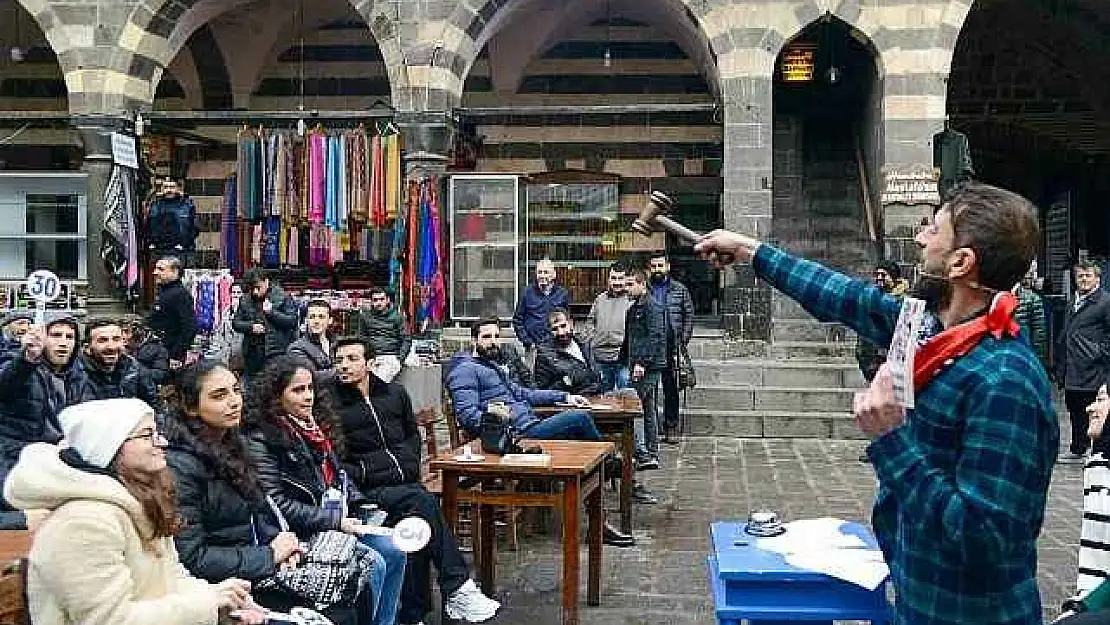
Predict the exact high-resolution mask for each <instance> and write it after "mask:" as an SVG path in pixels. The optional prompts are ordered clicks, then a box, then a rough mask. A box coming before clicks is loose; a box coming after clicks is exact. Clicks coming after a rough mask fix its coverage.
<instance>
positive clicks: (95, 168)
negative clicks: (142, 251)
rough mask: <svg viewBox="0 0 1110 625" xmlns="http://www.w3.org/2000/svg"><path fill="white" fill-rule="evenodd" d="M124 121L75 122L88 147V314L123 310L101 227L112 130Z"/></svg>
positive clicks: (83, 168)
mask: <svg viewBox="0 0 1110 625" xmlns="http://www.w3.org/2000/svg"><path fill="white" fill-rule="evenodd" d="M125 124H126V122H125V120H122V119H116V118H103V117H96V118H93V117H75V118H74V119H73V125H74V126H75V127H76V128H77V134H78V136H79V137H80V139H81V145H82V147H83V148H84V150H85V160H84V162H83V163H82V165H81V171H83V172H85V173H86V174H88V185H89V186H88V196H87V198H88V199H87V203H86V206H87V210H86V219H85V231H86V235H87V237H88V238H87V239H86V247H85V257H86V261H87V273H88V284H89V299H88V305H87V308H88V311H89V314H92V315H96V314H114V313H120V312H123V311H124V308H125V304H124V301H123V298H122V296H121V294H120V293H119V292H118V291H117V290H116V288H115V286H114V285H113V284H112V278H111V276H110V275H109V273H108V271H107V269H106V268H105V267H104V261H102V260H101V258H100V242H101V236H100V235H101V229H102V226H103V223H104V190H105V188H106V187H107V186H108V177H109V176H110V175H111V172H112V139H111V133H112V132H113V131H115V130H117V129H120V128H122V127H124V125H125Z"/></svg>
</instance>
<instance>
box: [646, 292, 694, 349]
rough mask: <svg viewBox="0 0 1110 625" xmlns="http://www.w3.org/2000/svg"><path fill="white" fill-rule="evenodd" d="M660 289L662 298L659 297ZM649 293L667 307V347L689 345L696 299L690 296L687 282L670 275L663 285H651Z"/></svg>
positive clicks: (692, 331) (692, 333)
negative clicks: (683, 282)
mask: <svg viewBox="0 0 1110 625" xmlns="http://www.w3.org/2000/svg"><path fill="white" fill-rule="evenodd" d="M660 291H662V293H663V297H662V298H660V297H658V295H659V292H660ZM648 294H649V295H651V296H653V297H655V298H656V301H658V302H659V303H661V304H663V305H664V307H665V308H666V309H667V332H668V333H669V334H668V336H667V349H668V350H672V349H675V348H676V347H677V346H679V345H688V344H689V343H690V338H691V337H693V336H694V299H693V298H692V297H690V290H689V289H687V288H686V285H685V284H682V283H681V282H679V281H678V280H675V279H674V278H671V277H668V278H667V280H666V281H665V282H664V283H663V284H662V285H659V286H656V285H655V284H654V283H653V284H651V285H649V286H648Z"/></svg>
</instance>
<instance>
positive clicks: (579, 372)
mask: <svg viewBox="0 0 1110 625" xmlns="http://www.w3.org/2000/svg"><path fill="white" fill-rule="evenodd" d="M547 326H548V328H550V330H551V342H550V343H547V344H544V345H540V346H539V349H538V350H537V352H536V388H542V389H547V390H549V391H565V392H567V393H571V394H576V395H596V394H598V393H599V392H600V390H601V373H600V372H599V371H598V368H597V362H596V361H595V360H594V356H593V350H592V349H590V346H589V345H583V344H582V343H579V342H578V339H576V338H575V337H574V322H572V321H571V319H570V314H568V313H567V311H566V310H565V309H563V308H556V309H555V310H553V311H551V313H550V314H548V315H547Z"/></svg>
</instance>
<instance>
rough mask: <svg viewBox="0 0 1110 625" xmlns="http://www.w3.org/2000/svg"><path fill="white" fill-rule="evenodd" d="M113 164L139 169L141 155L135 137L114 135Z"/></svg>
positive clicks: (114, 133)
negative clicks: (136, 146)
mask: <svg viewBox="0 0 1110 625" xmlns="http://www.w3.org/2000/svg"><path fill="white" fill-rule="evenodd" d="M112 162H113V163H115V164H116V165H122V166H124V167H130V168H131V169H138V168H139V153H138V150H137V149H136V148H135V137H132V136H129V135H125V134H120V133H118V132H113V133H112Z"/></svg>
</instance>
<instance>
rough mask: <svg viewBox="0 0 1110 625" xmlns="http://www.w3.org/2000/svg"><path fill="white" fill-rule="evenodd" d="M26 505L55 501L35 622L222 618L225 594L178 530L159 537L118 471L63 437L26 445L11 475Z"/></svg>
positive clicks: (19, 502) (45, 535)
mask: <svg viewBox="0 0 1110 625" xmlns="http://www.w3.org/2000/svg"><path fill="white" fill-rule="evenodd" d="M4 496H5V498H7V499H8V500H9V501H11V502H13V503H14V504H15V505H16V506H18V507H19V508H21V509H24V510H33V509H40V510H41V509H45V510H51V511H52V512H51V514H50V516H49V517H47V519H46V521H45V522H44V523H43V524H42V526H41V527H39V529H38V530H37V531H36V532H35V536H34V542H33V544H32V547H31V553H30V555H29V557H28V560H29V564H30V566H29V567H28V570H27V598H28V603H29V606H28V607H29V610H30V616H31V620H32V621H33V622H34V623H35V625H69V624H77V623H81V624H82V625H148V624H150V623H159V624H160V625H215V624H216V622H217V618H218V608H219V594H218V593H217V592H216V590H215V587H214V586H211V585H210V584H208V583H206V582H204V581H201V580H198V579H196V578H194V577H192V576H191V575H189V573H188V572H187V571H186V570H185V569H184V567H182V566H181V563H180V562H179V561H178V558H177V550H176V549H175V548H174V541H173V539H172V538H154V537H153V533H154V529H153V527H152V525H151V523H150V520H149V519H148V517H147V516H146V513H145V512H144V511H143V508H142V506H141V505H140V504H139V502H138V501H137V500H136V499H135V498H134V497H133V496H132V495H131V494H130V493H129V492H127V489H126V488H124V487H123V485H122V484H120V483H119V482H118V481H117V480H116V479H114V478H112V477H110V476H108V475H105V474H97V473H92V472H87V471H83V470H79V469H77V468H74V467H73V466H70V465H69V464H67V463H66V462H65V461H63V460H62V459H61V458H60V457H59V449H58V447H56V446H54V445H48V444H45V443H36V444H34V445H29V446H28V447H27V448H26V449H24V451H23V454H22V456H21V457H20V459H19V463H18V464H16V466H15V468H14V469H13V470H12V472H11V474H10V475H9V477H8V480H7V481H6V482H5V484H4Z"/></svg>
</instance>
